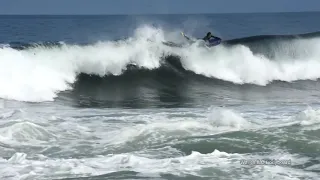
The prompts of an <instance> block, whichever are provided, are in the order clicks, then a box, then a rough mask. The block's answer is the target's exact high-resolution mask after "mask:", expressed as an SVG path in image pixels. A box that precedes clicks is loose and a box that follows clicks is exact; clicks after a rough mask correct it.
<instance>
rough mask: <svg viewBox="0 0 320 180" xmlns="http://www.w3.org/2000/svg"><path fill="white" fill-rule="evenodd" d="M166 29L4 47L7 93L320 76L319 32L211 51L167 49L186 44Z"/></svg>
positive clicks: (249, 40)
mask: <svg viewBox="0 0 320 180" xmlns="http://www.w3.org/2000/svg"><path fill="white" fill-rule="evenodd" d="M166 34H168V33H166V32H164V31H163V30H162V29H156V28H153V27H150V26H142V27H140V28H138V29H136V31H135V34H134V35H133V36H132V37H129V38H127V39H124V40H117V41H104V42H97V43H95V44H66V43H63V42H41V43H22V42H14V43H9V44H3V45H1V48H0V57H1V62H0V84H1V85H2V88H1V89H0V97H1V98H5V99H12V100H18V101H28V102H41V101H53V100H54V98H56V97H57V94H58V93H59V92H63V91H66V90H70V89H72V88H73V87H74V84H75V83H77V82H79V78H80V80H81V79H83V78H86V76H89V77H91V76H92V75H94V76H96V78H98V79H99V78H112V77H113V76H126V75H128V74H129V75H130V76H131V75H132V73H133V74H134V75H135V77H139V76H150V79H152V77H153V76H154V75H155V74H156V75H157V76H161V77H163V78H173V77H183V78H194V77H203V78H207V79H209V80H210V79H211V80H212V79H215V80H217V79H218V80H221V81H227V82H230V83H234V84H238V85H241V84H255V85H259V86H265V85H267V84H269V83H271V82H273V81H286V82H292V81H297V80H316V79H318V78H319V77H320V71H319V70H318V69H319V68H320V52H319V51H318V49H319V48H320V38H319V37H320V36H319V35H320V33H318V32H316V33H310V34H304V35H288V36H255V37H246V38H240V39H232V40H226V41H225V42H224V43H223V44H221V45H219V46H215V47H214V48H210V49H209V48H204V47H202V46H201V45H200V44H199V43H195V44H191V45H185V46H183V47H170V46H166V45H165V44H163V42H167V41H172V42H179V43H183V42H184V41H185V40H184V39H183V38H181V35H179V34H178V33H176V34H177V35H176V36H172V34H175V32H171V33H170V34H171V36H170V39H169V37H167V36H166ZM130 73H131V74H130ZM89 80H90V78H89ZM119 80H121V79H119ZM137 80H139V79H137ZM153 80H154V79H153ZM82 81H83V80H82Z"/></svg>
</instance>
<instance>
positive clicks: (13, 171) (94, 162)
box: [0, 150, 317, 179]
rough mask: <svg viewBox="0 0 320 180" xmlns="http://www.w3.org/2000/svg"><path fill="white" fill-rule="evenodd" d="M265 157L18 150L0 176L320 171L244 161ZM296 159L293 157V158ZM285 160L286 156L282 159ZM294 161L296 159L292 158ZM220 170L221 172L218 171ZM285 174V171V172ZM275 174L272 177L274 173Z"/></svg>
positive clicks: (291, 175)
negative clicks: (30, 153)
mask: <svg viewBox="0 0 320 180" xmlns="http://www.w3.org/2000/svg"><path fill="white" fill-rule="evenodd" d="M251 158H253V159H254V158H255V159H261V158H262V157H260V156H255V157H250V156H247V155H241V154H230V153H226V152H220V151H218V150H215V151H214V152H212V153H209V154H201V153H199V152H192V153H191V154H190V155H187V156H180V157H175V158H164V159H152V158H145V157H140V156H138V155H132V154H116V155H112V154H110V155H105V156H97V157H92V158H85V159H46V160H36V159H34V160H31V159H28V158H27V155H26V154H24V153H16V154H14V155H13V156H12V157H11V158H10V159H9V160H4V159H2V160H0V177H1V178H4V177H5V176H7V177H8V176H11V177H16V178H17V179H18V178H21V177H24V178H34V179H41V178H44V177H46V178H68V177H79V176H80V177H81V176H95V175H102V174H107V173H112V172H119V171H135V172H138V173H140V174H141V175H146V176H149V177H157V176H160V174H162V173H170V174H174V175H178V176H185V175H195V176H201V177H218V176H220V175H221V174H220V173H219V172H221V171H222V172H223V173H226V174H228V175H226V176H227V177H229V178H231V177H232V176H237V177H238V178H239V177H243V178H245V177H252V176H253V177H257V178H258V177H259V178H264V179H270V178H271V177H276V178H287V179H296V178H299V177H300V176H301V175H303V176H304V177H309V178H311V177H312V178H313V177H316V176H317V174H315V173H312V172H303V171H301V170H298V169H296V168H292V167H291V165H292V164H289V165H282V166H275V165H270V166H266V165H253V166H252V165H244V164H241V163H240V161H241V160H245V159H247V160H248V159H251ZM291 158H292V157H291ZM281 159H283V160H285V158H281ZM291 160H292V162H293V164H296V163H294V162H295V161H294V160H295V159H291ZM217 169H218V170H219V171H218V172H217V171H216V170H217ZM284 173H285V174H284ZM271 175H272V176H271Z"/></svg>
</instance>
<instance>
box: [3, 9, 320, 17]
mask: <svg viewBox="0 0 320 180" xmlns="http://www.w3.org/2000/svg"><path fill="white" fill-rule="evenodd" d="M319 12H320V10H318V11H274V12H270V11H262V12H261V11H260V12H220V13H212V12H203V13H131V14H123V13H119V14H103V13H100V14H93V13H88V14H77V13H75V14H58V13H57V14H40V13H39V14H17V13H13V14H10V13H7V14H0V16H130V15H209V14H217V15H218V14H281V13H319Z"/></svg>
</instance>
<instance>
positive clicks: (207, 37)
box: [202, 34, 216, 41]
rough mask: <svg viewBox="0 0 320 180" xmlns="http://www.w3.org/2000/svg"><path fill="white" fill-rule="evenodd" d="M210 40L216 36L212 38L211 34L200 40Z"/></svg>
mask: <svg viewBox="0 0 320 180" xmlns="http://www.w3.org/2000/svg"><path fill="white" fill-rule="evenodd" d="M211 38H216V36H213V35H212V34H210V35H207V36H205V37H204V38H202V40H204V41H209V39H211Z"/></svg>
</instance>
